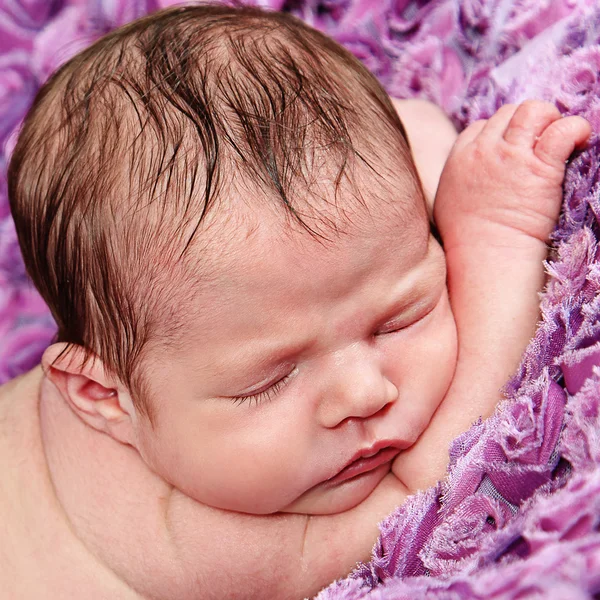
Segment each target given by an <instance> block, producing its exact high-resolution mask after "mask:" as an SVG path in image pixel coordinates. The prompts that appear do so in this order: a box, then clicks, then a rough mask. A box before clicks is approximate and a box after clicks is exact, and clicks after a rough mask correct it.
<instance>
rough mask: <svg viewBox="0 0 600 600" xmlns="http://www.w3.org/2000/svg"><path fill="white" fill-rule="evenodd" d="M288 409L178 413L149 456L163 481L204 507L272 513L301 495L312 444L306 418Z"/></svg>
mask: <svg viewBox="0 0 600 600" xmlns="http://www.w3.org/2000/svg"><path fill="white" fill-rule="evenodd" d="M283 408H284V407H283V406H281V405H280V403H278V399H275V400H273V401H272V402H269V403H265V404H264V405H262V406H254V405H252V406H244V405H242V406H235V405H233V404H232V405H231V406H229V405H227V406H222V407H221V406H220V407H218V410H215V411H212V410H208V409H206V410H204V409H203V407H202V408H197V407H195V409H194V410H190V411H188V412H187V413H184V414H182V413H180V414H179V415H176V414H175V412H172V413H171V415H170V417H169V419H168V420H167V419H165V420H162V421H161V422H159V423H158V424H157V426H156V427H155V428H154V435H153V436H152V437H151V436H147V437H146V444H145V447H146V452H145V454H146V456H147V457H148V458H149V461H148V462H149V464H150V466H151V468H152V469H153V470H154V471H155V472H156V473H157V474H158V475H159V476H161V477H162V478H163V479H165V480H167V481H169V483H171V484H172V485H174V486H175V487H176V488H178V489H179V490H180V491H182V492H183V493H184V494H186V495H187V496H189V497H191V498H193V499H194V500H196V501H198V502H200V503H202V504H206V505H208V506H212V507H214V508H220V509H224V510H232V511H239V512H246V513H252V514H269V513H272V512H275V511H278V510H280V509H281V508H282V507H283V506H286V505H287V504H289V503H290V502H292V501H293V500H294V499H295V497H296V495H297V494H298V493H299V491H298V490H297V489H296V488H297V486H298V482H299V479H300V476H301V473H300V472H299V471H298V469H299V468H300V467H301V466H302V465H303V464H305V461H306V460H307V457H308V456H309V449H310V446H311V444H310V431H309V430H308V427H307V424H306V423H305V421H306V416H305V415H303V414H301V413H300V411H298V410H293V409H290V410H287V411H285V410H283ZM182 412H183V411H182ZM300 491H303V490H300Z"/></svg>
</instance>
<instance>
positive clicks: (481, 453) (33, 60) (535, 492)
mask: <svg viewBox="0 0 600 600" xmlns="http://www.w3.org/2000/svg"><path fill="white" fill-rule="evenodd" d="M250 3H252V4H256V5H262V6H265V7H269V8H273V9H280V10H288V11H291V12H293V13H294V14H296V15H298V16H300V17H301V18H303V19H304V20H306V21H307V22H309V23H311V24H312V25H314V26H316V27H318V28H320V29H322V30H324V31H326V32H327V33H329V34H330V35H331V36H332V37H334V38H335V39H337V40H338V41H339V42H341V43H342V44H344V45H345V46H346V47H348V48H349V49H350V50H351V51H352V52H354V53H355V54H356V55H357V56H358V57H359V58H361V59H362V60H363V61H364V62H365V63H366V65H367V66H368V67H369V68H370V69H371V70H372V71H373V72H374V73H375V74H376V75H377V76H378V77H379V78H380V80H381V81H382V83H383V84H384V85H385V87H386V88H387V90H388V91H389V93H390V94H391V95H394V96H397V97H399V98H406V97H421V98H427V99H429V100H432V101H434V102H436V103H438V104H439V105H440V106H442V107H443V108H444V110H445V111H446V112H447V113H448V114H449V115H450V116H451V118H452V119H453V120H454V122H455V123H456V125H457V126H458V127H459V128H460V127H463V126H464V125H465V124H467V123H469V122H471V121H473V120H475V119H478V118H485V117H488V116H490V115H491V114H492V113H493V112H494V111H495V109H496V108H497V107H498V106H500V105H501V104H502V103H504V102H507V101H510V102H517V101H520V100H523V99H525V98H527V97H535V98H541V99H546V100H551V101H554V102H556V104H557V105H558V106H559V108H560V109H561V111H562V112H563V113H565V114H570V113H572V114H582V115H584V116H586V117H587V118H588V119H589V120H590V121H591V122H592V125H593V127H594V130H595V131H600V100H599V98H600V94H599V92H600V81H599V72H600V8H596V6H595V5H596V4H597V3H596V2H595V1H593V0H432V1H429V2H426V1H423V0H412V1H410V2H409V1H407V0H320V1H317V0H287V1H285V0H263V1H260V0H254V1H253V2H250ZM171 4H173V3H172V2H171V1H170V0H129V1H127V0H52V1H50V0H0V148H1V151H0V383H2V382H3V381H6V380H8V379H10V378H11V377H14V376H16V375H18V374H20V373H22V372H24V371H26V370H27V369H29V368H30V367H32V366H34V365H35V364H36V363H37V362H38V361H39V358H40V356H41V353H42V351H43V349H44V348H45V347H46V345H47V344H48V343H49V341H50V340H51V338H52V336H53V334H54V325H53V322H52V319H51V317H50V315H49V314H48V311H47V309H46V308H45V306H44V304H43V302H42V301H41V299H40V298H39V297H38V295H37V294H36V293H35V291H34V290H33V289H32V288H31V286H30V284H29V283H28V281H27V278H26V275H25V272H24V268H23V265H22V261H21V259H20V254H19V250H18V246H17V243H16V238H15V234H14V228H13V225H12V221H11V219H10V215H9V211H8V202H7V197H6V165H7V160H8V156H9V154H10V150H11V148H12V146H13V144H14V139H15V133H16V131H17V128H18V125H19V123H20V122H21V120H22V118H23V116H24V114H25V112H26V110H27V108H28V106H29V105H30V103H31V101H32V99H33V97H34V95H35V92H36V90H37V89H38V88H39V86H40V84H41V83H42V82H43V81H44V80H45V79H46V78H47V77H48V75H49V74H50V73H51V72H52V71H53V70H54V69H55V68H56V67H57V66H59V65H60V64H61V63H62V62H64V61H65V60H67V59H68V58H69V57H70V56H72V55H73V54H75V53H76V52H77V51H78V50H80V49H81V48H83V47H85V46H86V45H88V44H89V43H90V42H91V41H93V40H94V39H97V38H98V37H99V36H101V35H102V34H104V33H106V32H107V31H109V30H111V29H113V28H114V27H116V26H119V25H121V24H123V23H126V22H128V21H131V20H132V19H134V18H136V17H139V16H142V15H144V14H146V13H148V12H150V11H153V10H156V9H158V8H162V7H166V6H168V5H171ZM598 165H599V144H598V139H597V136H594V138H593V139H592V141H591V143H590V146H589V148H588V149H587V150H586V151H585V152H583V153H581V155H579V156H578V157H576V158H575V159H574V160H573V162H572V163H571V165H570V167H569V169H568V172H567V178H566V182H565V205H564V212H563V215H562V217H561V221H560V223H559V226H558V228H557V230H556V232H555V234H554V241H555V244H556V246H557V251H556V257H555V259H554V260H553V262H552V263H551V264H549V266H548V271H549V284H548V287H547V290H546V292H545V294H544V296H543V298H542V316H543V318H542V322H541V324H540V327H539V329H538V332H537V334H536V337H535V339H534V340H533V341H532V342H531V344H530V346H529V348H528V350H527V351H526V353H525V356H524V358H523V362H522V364H521V368H520V370H519V373H517V375H516V376H515V378H514V380H513V381H512V382H511V383H510V384H509V386H508V387H507V396H508V400H507V401H506V402H505V403H503V404H502V406H501V407H500V408H499V410H498V411H497V413H496V414H495V415H494V416H493V417H492V418H491V419H489V420H488V421H486V422H485V423H478V424H476V425H474V426H473V427H472V428H471V430H469V431H468V432H466V433H465V434H464V435H462V436H461V437H460V438H458V440H456V442H455V443H454V445H453V448H452V453H451V455H452V464H451V467H450V474H449V477H448V479H447V480H446V481H445V482H443V483H441V484H439V485H438V486H437V487H436V488H432V489H430V490H427V491H425V492H423V493H421V494H419V495H417V496H414V497H413V498H411V499H410V500H409V501H408V502H407V503H406V504H405V505H403V506H402V507H401V508H400V509H398V510H397V511H396V512H395V513H394V514H392V515H391V516H390V517H389V518H388V519H387V520H386V521H385V522H384V523H383V524H382V535H381V537H380V539H379V541H378V543H377V545H376V546H375V549H374V553H373V560H372V561H371V562H370V563H368V564H366V565H360V566H359V567H358V568H357V570H356V571H355V572H354V573H353V574H352V575H351V576H350V577H349V578H347V579H345V580H343V581H341V582H338V583H336V584H334V585H333V586H331V587H330V588H328V589H327V590H325V591H324V592H322V594H321V595H320V596H319V598H320V600H334V599H342V598H343V599H358V598H371V599H392V598H393V599H397V600H399V599H404V598H406V599H411V600H416V599H418V598H440V599H441V598H444V599H450V598H461V599H463V598H464V599H469V598H473V599H474V598H481V599H483V598H494V599H499V598H503V599H504V598H505V599H509V598H510V599H515V600H516V599H517V598H537V597H539V598H546V599H548V598H550V599H552V598H561V599H565V598H568V599H569V600H577V599H579V598H593V597H600V533H599V531H598V530H599V529H600V470H599V469H598V468H597V466H598V462H599V461H600V427H599V425H600V422H599V421H600V403H599V398H600V372H597V371H596V369H595V367H594V365H595V364H597V363H600V345H599V340H600V323H599V319H598V317H599V316H600V295H599V291H600V267H599V265H598V262H597V258H598V235H599V231H600V230H599V226H598V222H597V215H600V200H599V189H598V186H599V183H598ZM565 388H566V389H565Z"/></svg>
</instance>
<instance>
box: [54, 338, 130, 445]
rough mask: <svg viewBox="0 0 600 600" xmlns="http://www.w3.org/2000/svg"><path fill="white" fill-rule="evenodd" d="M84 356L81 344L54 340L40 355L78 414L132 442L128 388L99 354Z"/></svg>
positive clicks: (81, 417) (100, 428)
mask: <svg viewBox="0 0 600 600" xmlns="http://www.w3.org/2000/svg"><path fill="white" fill-rule="evenodd" d="M84 359H85V351H84V349H83V348H81V347H78V346H73V347H71V348H69V349H68V351H67V346H66V344H53V345H52V346H50V347H49V348H48V349H47V350H46V352H44V356H43V357H42V367H43V369H44V372H45V374H46V377H48V379H50V381H52V383H53V384H54V385H55V386H56V388H57V389H58V391H59V392H60V394H61V396H62V397H63V399H64V400H65V401H66V402H67V404H68V405H69V406H70V407H71V409H72V410H73V411H74V412H75V414H77V416H78V417H79V418H80V419H81V420H82V421H84V422H85V423H87V424H88V425H90V426H91V427H93V428H94V429H97V430H98V431H102V432H104V433H107V434H108V435H110V436H111V437H113V438H114V439H116V440H117V441H119V442H122V443H124V444H131V445H135V444H134V443H133V442H134V438H135V436H134V421H135V411H134V409H133V403H132V402H131V399H130V398H129V395H128V391H127V389H125V388H124V387H123V386H122V385H121V384H120V382H119V381H118V380H116V379H115V378H113V377H111V376H110V375H109V374H108V373H107V371H106V369H105V368H104V365H103V363H102V361H101V360H100V359H99V358H98V357H92V358H90V359H89V360H87V361H86V360H84Z"/></svg>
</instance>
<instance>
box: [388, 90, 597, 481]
mask: <svg viewBox="0 0 600 600" xmlns="http://www.w3.org/2000/svg"><path fill="white" fill-rule="evenodd" d="M589 134H590V126H589V124H588V123H587V122H586V121H585V120H584V119H582V118H580V117H568V118H564V119H562V118H560V114H559V112H558V110H557V109H556V108H555V107H554V106H552V105H550V104H547V103H542V102H532V101H530V102H526V103H524V104H522V105H520V106H519V107H516V106H514V105H507V106H504V107H502V108H501V109H500V110H499V111H498V113H496V114H495V115H494V116H493V117H492V118H491V119H489V120H488V121H479V122H477V123H474V124H473V125H471V126H470V127H469V128H468V129H466V130H465V131H464V132H463V133H462V134H461V136H460V137H459V139H458V140H457V143H456V145H455V147H454V149H453V151H452V153H451V155H450V157H449V159H448V162H447V165H446V168H445V169H444V172H443V174H442V178H441V181H440V186H439V189H438V195H437V197H436V206H435V211H434V214H435V218H436V222H437V224H438V227H439V229H440V233H441V235H442V238H443V241H444V249H445V252H446V260H447V264H448V287H449V292H450V298H451V302H452V307H453V311H454V315H455V319H456V324H457V329H458V339H459V356H458V364H457V368H456V373H455V377H454V380H453V382H452V385H451V387H450V390H449V392H448V394H447V396H446V397H445V399H444V401H443V402H442V404H441V406H440V408H439V409H438V411H437V412H436V414H435V415H434V418H433V420H432V422H431V423H430V425H429V427H428V428H427V429H426V430H425V432H424V433H423V435H422V436H421V438H420V439H419V440H418V442H417V443H416V444H415V445H414V446H413V447H412V448H411V449H409V450H407V451H406V452H404V453H402V454H401V455H400V456H399V457H398V459H396V461H395V463H394V473H395V474H396V475H397V476H398V477H399V478H400V479H401V481H402V482H403V483H404V484H405V485H406V486H407V487H408V488H409V489H410V490H412V491H415V490H417V489H423V488H426V487H428V486H429V485H432V484H433V483H435V482H436V481H437V480H438V479H440V478H442V477H443V476H444V474H445V470H446V466H447V462H448V446H449V444H450V442H451V441H452V439H453V438H454V437H456V435H458V434H459V433H460V432H462V431H464V430H466V429H468V427H469V426H470V425H471V423H472V422H474V421H475V420H477V419H478V418H479V417H480V416H481V417H483V418H486V417H488V416H489V415H490V414H492V412H493V411H494V408H495V406H496V404H497V402H498V400H499V399H500V397H501V395H500V389H501V388H502V386H503V385H504V384H505V383H506V382H507V380H508V378H509V377H510V376H511V375H512V374H513V373H514V372H515V370H516V367H517V366H518V363H519V360H520V358H521V355H522V353H523V350H524V349H525V347H526V345H527V343H528V341H529V339H530V338H531V337H532V335H533V334H534V332H535V326H536V323H537V319H538V314H539V297H538V293H539V291H540V290H541V289H542V287H543V285H544V271H543V260H544V259H545V258H546V254H547V246H546V242H547V239H548V236H549V235H550V232H551V231H552V229H553V227H554V225H555V223H556V220H557V218H558V214H559V211H560V206H561V200H562V181H563V178H564V170H565V160H566V159H567V158H568V157H569V155H570V154H571V153H572V151H573V150H574V148H575V147H576V146H578V145H580V144H582V143H583V142H585V140H586V139H587V138H588V136H589ZM432 368H435V365H432Z"/></svg>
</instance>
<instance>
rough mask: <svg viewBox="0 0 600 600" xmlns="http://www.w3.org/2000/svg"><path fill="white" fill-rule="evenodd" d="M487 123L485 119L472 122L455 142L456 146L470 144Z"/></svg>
mask: <svg viewBox="0 0 600 600" xmlns="http://www.w3.org/2000/svg"><path fill="white" fill-rule="evenodd" d="M486 123H487V121H486V120H485V119H479V120H478V121H473V122H472V123H471V124H470V125H469V126H468V127H467V128H466V129H464V130H463V131H462V132H461V133H460V135H459V136H458V139H457V140H456V145H457V146H463V145H466V144H470V143H471V142H472V141H473V140H474V139H475V138H476V137H477V136H478V135H479V134H480V133H481V131H482V130H483V128H484V127H485V124H486Z"/></svg>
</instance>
